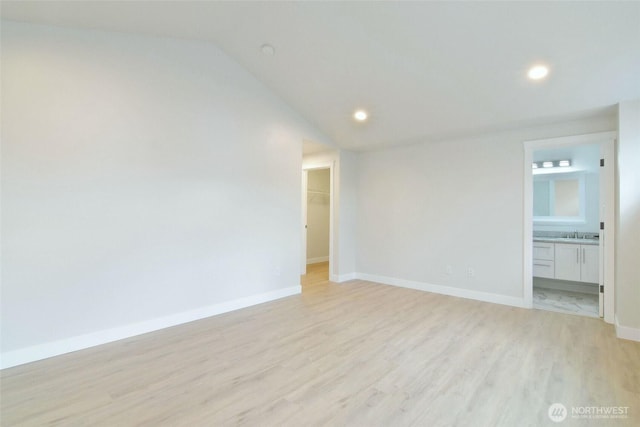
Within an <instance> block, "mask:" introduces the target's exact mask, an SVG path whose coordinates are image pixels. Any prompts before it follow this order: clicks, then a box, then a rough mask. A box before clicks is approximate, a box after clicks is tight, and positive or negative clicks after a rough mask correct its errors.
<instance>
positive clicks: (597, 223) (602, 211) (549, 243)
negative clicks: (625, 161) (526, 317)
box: [523, 132, 615, 323]
mask: <svg viewBox="0 0 640 427" xmlns="http://www.w3.org/2000/svg"><path fill="white" fill-rule="evenodd" d="M614 141H615V133H613V132H605V133H598V134H589V135H580V136H572V137H563V138H554V139H547V140H537V141H527V142H525V179H524V183H525V193H524V208H525V212H524V221H525V222H524V230H525V233H524V251H523V252H524V274H525V277H524V299H525V305H526V306H527V307H533V308H539V309H544V310H551V311H559V312H564V313H572V314H579V315H587V316H591V317H603V318H604V319H605V321H607V322H609V323H611V322H613V314H614V313H613V298H614V282H613V267H614V264H613V247H614V241H613V239H614V233H613V230H614V229H615V225H614V211H613V207H614V197H615V196H614V187H613V185H614V175H613V164H614Z"/></svg>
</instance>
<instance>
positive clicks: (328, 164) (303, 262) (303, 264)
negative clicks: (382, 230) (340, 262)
mask: <svg viewBox="0 0 640 427" xmlns="http://www.w3.org/2000/svg"><path fill="white" fill-rule="evenodd" d="M334 166H335V161H333V160H330V161H322V162H314V163H313V165H308V166H304V167H303V168H302V221H301V222H302V224H301V225H302V247H301V251H300V252H301V259H300V274H307V185H308V181H309V171H310V170H316V169H329V278H330V279H329V280H333V279H331V277H333V276H332V272H333V270H334V268H335V262H334V258H333V240H334V230H335V228H334V222H333V214H334V206H333V204H334V194H335V188H334V182H335V180H334V178H333V172H334V170H335V168H334Z"/></svg>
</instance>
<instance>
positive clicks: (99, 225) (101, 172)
mask: <svg viewBox="0 0 640 427" xmlns="http://www.w3.org/2000/svg"><path fill="white" fill-rule="evenodd" d="M2 113H3V117H2V121H3V124H2V151H3V153H2V154H3V156H2V208H3V215H2V231H3V236H2V255H3V258H2V352H3V355H4V357H5V359H4V360H3V364H4V365H5V366H6V365H8V364H17V363H22V362H24V361H27V360H29V359H36V358H39V357H45V356H47V355H51V354H52V353H56V352H57V353H61V352H65V351H70V350H73V349H76V348H79V347H82V346H83V345H84V344H87V343H93V344H97V343H99V342H101V341H105V340H109V339H116V338H119V337H122V336H126V335H127V334H129V333H130V332H131V333H139V332H144V331H145V330H151V329H154V328H156V327H162V326H166V325H167V324H170V323H179V322H180V321H186V320H190V319H191V318H193V317H202V316H204V315H208V314H211V313H212V310H211V309H209V308H211V307H214V308H215V307H217V308H215V309H214V310H213V312H215V311H216V310H218V309H221V310H222V309H223V308H225V307H226V308H229V307H233V306H234V305H233V304H227V305H224V304H226V303H229V302H230V301H231V302H233V301H238V299H241V298H245V297H249V299H245V300H242V301H243V302H242V304H245V305H246V304H248V303H250V302H252V301H253V302H255V301H258V300H260V298H262V297H260V298H258V299H256V298H254V297H255V296H256V295H262V296H263V297H264V298H267V299H268V298H270V297H275V296H282V295H286V294H287V293H291V292H296V291H299V257H300V246H299V244H298V243H297V242H299V241H300V232H301V231H300V227H299V226H298V224H299V221H300V216H301V203H300V194H301V184H300V174H301V156H302V151H301V147H302V140H303V139H304V138H308V139H312V140H316V141H320V142H323V143H327V142H328V141H326V138H325V137H324V136H323V135H322V134H320V133H319V132H318V131H316V130H315V129H314V128H312V127H311V126H310V125H308V124H307V122H305V121H304V120H303V119H301V118H300V117H299V116H298V115H297V114H296V113H294V112H293V111H292V110H290V109H289V108H288V107H287V106H286V105H285V104H284V103H282V102H281V101H280V100H279V99H278V98H276V97H275V96H274V95H273V94H272V93H271V92H270V91H269V90H267V89H266V88H265V87H264V86H263V85H262V84H261V83H259V82H258V81H257V80H256V79H255V78H253V77H252V76H251V75H250V74H249V73H247V72H246V71H245V70H244V69H243V68H242V67H240V66H239V65H237V64H236V63H235V62H233V61H232V60H231V59H230V58H228V57H227V56H226V55H225V54H224V53H223V52H222V51H221V50H219V49H217V48H216V47H214V46H212V45H210V44H207V43H200V42H192V41H184V40H175V39H169V38H153V37H142V36H132V35H125V34H116V33H106V32H95V31H83V30H69V29H61V28H54V27H46V26H35V25H26V24H17V23H3V25H2ZM252 298H253V299H252ZM264 298H263V299H264ZM219 304H223V306H219ZM242 304H241V305H242ZM220 307H223V308H220ZM132 325H137V326H135V327H133V326H132ZM105 331H106V332H105ZM96 334H97V335H96ZM100 334H102V335H100ZM74 340H75V341H74Z"/></svg>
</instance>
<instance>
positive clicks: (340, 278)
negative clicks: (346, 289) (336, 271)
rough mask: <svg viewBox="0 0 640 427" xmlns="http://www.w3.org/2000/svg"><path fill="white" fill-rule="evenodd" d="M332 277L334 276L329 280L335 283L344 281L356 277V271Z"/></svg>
mask: <svg viewBox="0 0 640 427" xmlns="http://www.w3.org/2000/svg"><path fill="white" fill-rule="evenodd" d="M334 277H335V280H331V281H332V282H336V283H344V282H348V281H349V280H355V279H357V277H356V273H347V274H340V275H338V276H334Z"/></svg>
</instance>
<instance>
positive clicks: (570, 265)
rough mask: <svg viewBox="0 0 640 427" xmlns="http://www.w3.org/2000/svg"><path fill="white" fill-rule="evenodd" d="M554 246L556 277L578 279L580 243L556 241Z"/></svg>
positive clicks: (577, 280)
mask: <svg viewBox="0 0 640 427" xmlns="http://www.w3.org/2000/svg"><path fill="white" fill-rule="evenodd" d="M555 246H556V277H555V278H556V279H560V280H573V281H574V282H579V281H580V276H581V274H580V266H581V265H582V263H581V262H580V261H581V258H580V257H581V252H580V246H581V245H574V244H570V243H558V244H556V245H555Z"/></svg>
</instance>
